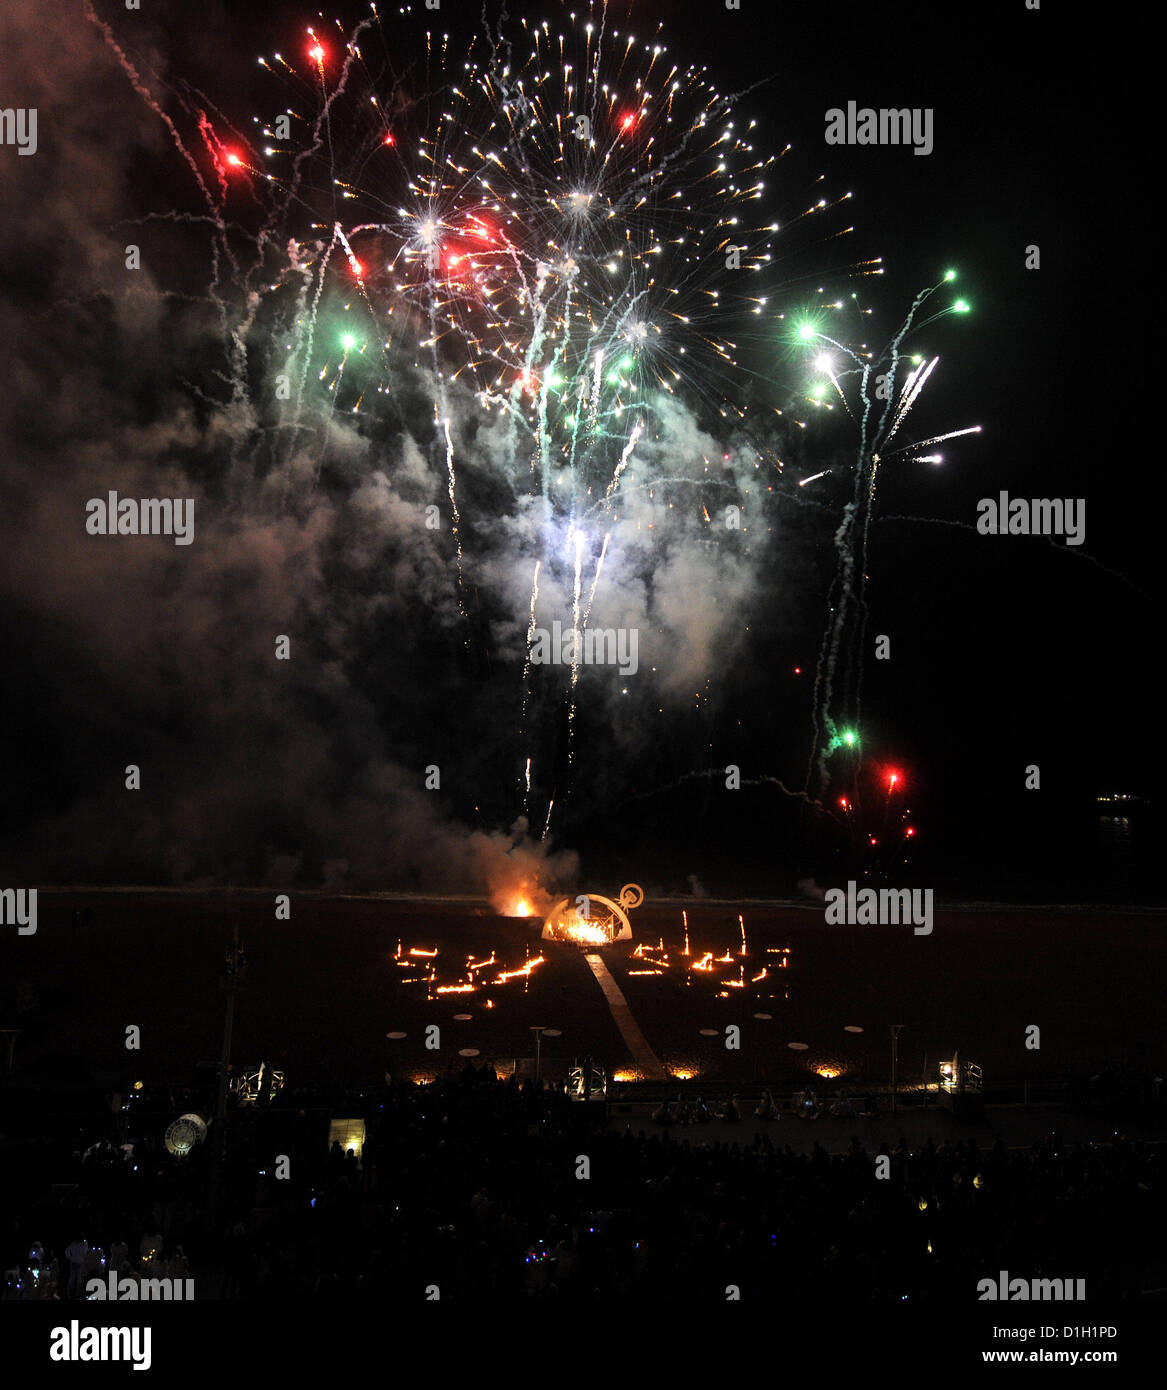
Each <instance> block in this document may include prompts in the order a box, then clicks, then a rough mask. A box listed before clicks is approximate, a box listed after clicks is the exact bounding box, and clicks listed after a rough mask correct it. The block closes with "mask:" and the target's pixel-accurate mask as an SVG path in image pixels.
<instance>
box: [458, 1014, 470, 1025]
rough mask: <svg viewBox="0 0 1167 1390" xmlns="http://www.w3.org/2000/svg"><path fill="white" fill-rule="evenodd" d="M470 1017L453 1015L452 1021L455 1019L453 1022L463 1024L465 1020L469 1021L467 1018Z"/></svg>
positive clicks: (468, 1015) (467, 1015)
mask: <svg viewBox="0 0 1167 1390" xmlns="http://www.w3.org/2000/svg"><path fill="white" fill-rule="evenodd" d="M471 1017H472V1015H471V1014H455V1015H454V1019H455V1021H456V1022H458V1023H465V1022H466V1021H467V1019H469V1018H471Z"/></svg>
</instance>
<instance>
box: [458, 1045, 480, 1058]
mask: <svg viewBox="0 0 1167 1390" xmlns="http://www.w3.org/2000/svg"><path fill="white" fill-rule="evenodd" d="M458 1056H459V1057H477V1056H478V1049H477V1048H476V1047H462V1048H459V1049H458Z"/></svg>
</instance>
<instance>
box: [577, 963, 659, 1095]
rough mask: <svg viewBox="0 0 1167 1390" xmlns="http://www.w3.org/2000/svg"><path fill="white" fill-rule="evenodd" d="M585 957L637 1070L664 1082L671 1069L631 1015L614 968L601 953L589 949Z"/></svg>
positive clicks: (652, 1078) (652, 1079)
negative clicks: (666, 1065)
mask: <svg viewBox="0 0 1167 1390" xmlns="http://www.w3.org/2000/svg"><path fill="white" fill-rule="evenodd" d="M584 959H585V960H586V961H587V963H588V964H589V965H590V966H591V968H592V974H593V975H594V976H595V977H596V980H597V981H598V983H599V986H600V988H601V989H602V990H603V991H604V998H605V999H606V1000H607V1001H608V1008H609V1009H610V1010H611V1011H612V1017H613V1019H615V1021H616V1027H617V1028H619V1030H620V1036H621V1037H622V1038H623V1039H624V1043H625V1045H626V1046H627V1048H628V1051H629V1052H631V1053H632V1056H633V1058H634V1060H635V1062H636V1069H637V1071H638V1072H640V1074H641V1075H642V1076H644V1077H645V1078H646V1079H647V1080H650V1081H661V1080H665V1079H667V1078H668V1075H669V1073H668V1070H667V1069H666V1067H665V1065H664V1063H663V1062H662V1061H661V1059H660V1058H659V1057H658V1056H657V1055H656V1053H655V1052H654V1051H653V1050H652V1048H651V1047H649V1045H648V1039H647V1038H646V1037H645V1036H644V1034H643V1033H642V1032H641V1031H640V1025H639V1024H638V1023H637V1021H636V1020H635V1019H634V1018H633V1017H632V1010H631V1009H630V1008H629V1007H628V1000H627V999H625V998H624V995H623V993H622V992H621V990H620V986H619V985H618V984H617V983H616V981H615V980H614V979H613V978H612V974H611V971H609V969H608V967H607V966H606V965H605V964H604V959H603V957H602V956H598V955H593V954H591V953H590V952H589V954H587V955H586V956H585V957H584Z"/></svg>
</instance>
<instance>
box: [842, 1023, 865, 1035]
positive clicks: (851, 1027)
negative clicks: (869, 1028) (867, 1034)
mask: <svg viewBox="0 0 1167 1390" xmlns="http://www.w3.org/2000/svg"><path fill="white" fill-rule="evenodd" d="M843 1032H844V1033H862V1032H863V1029H862V1028H860V1027H859V1025H858V1024H857V1023H844V1024H843Z"/></svg>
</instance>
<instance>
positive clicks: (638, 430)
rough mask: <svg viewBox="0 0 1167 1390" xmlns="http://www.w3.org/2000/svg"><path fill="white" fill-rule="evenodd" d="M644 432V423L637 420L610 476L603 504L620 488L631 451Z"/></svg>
mask: <svg viewBox="0 0 1167 1390" xmlns="http://www.w3.org/2000/svg"><path fill="white" fill-rule="evenodd" d="M643 432H644V423H643V421H641V420H637V422H636V424H635V425H634V426H633V427H632V433H631V435H629V437H628V443H627V444H625V446H624V452H623V453H622V454H621V455H620V462H619V463H618V464H617V465H616V471H615V472H614V473H613V474H612V481H611V482H610V483H609V484H608V490H607V492H605V493H604V502H605V504H606V503H607V502H608V501H609V500H610V498H611V496H612V494H613V493H614V492H615V491H616V489H617V488H618V487H619V486H620V475H621V473H623V472H624V470H625V469H626V468H627V467H628V464H629V463H630V462H631V459H632V451H633V449H635V448H636V444H637V441H638V440H639V439H640V436H641V434H642V433H643Z"/></svg>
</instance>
